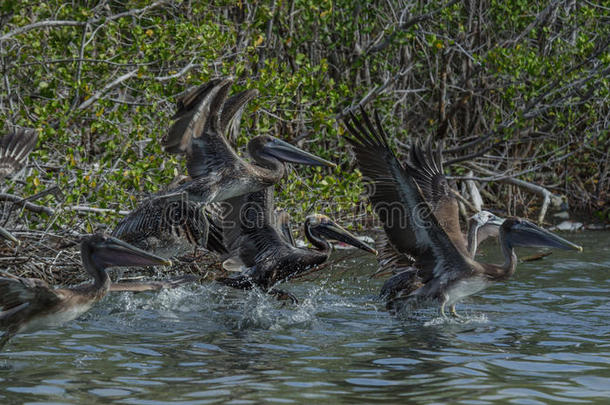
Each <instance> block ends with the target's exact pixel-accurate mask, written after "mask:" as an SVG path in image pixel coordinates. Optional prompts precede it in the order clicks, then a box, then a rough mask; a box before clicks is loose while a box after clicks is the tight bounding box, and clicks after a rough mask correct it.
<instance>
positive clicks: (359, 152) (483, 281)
mask: <svg viewBox="0 0 610 405" xmlns="http://www.w3.org/2000/svg"><path fill="white" fill-rule="evenodd" d="M361 115H362V120H359V119H357V118H356V117H355V116H354V115H353V114H350V116H349V118H348V119H346V120H345V125H346V127H347V129H348V131H349V133H350V134H351V136H348V137H347V139H348V141H349V142H350V143H351V144H352V146H353V149H354V152H355V154H356V161H357V164H358V167H359V168H360V170H361V171H362V174H363V175H364V177H365V178H367V179H368V180H369V181H370V182H371V183H372V187H371V189H372V193H371V194H370V195H369V199H370V200H371V203H372V205H373V209H374V210H375V212H376V214H377V215H378V216H379V218H380V220H381V221H382V223H383V224H384V229H385V231H386V234H387V235H388V238H389V239H390V240H391V242H392V244H393V245H394V246H395V247H396V249H397V250H398V251H399V252H401V253H405V254H408V255H410V256H411V257H413V258H414V259H415V263H414V268H415V269H416V271H415V272H414V275H413V277H414V281H413V283H412V285H419V288H417V289H415V290H414V291H413V292H411V293H410V294H408V295H407V296H406V297H405V299H408V300H420V299H433V300H438V301H439V302H440V311H441V314H442V315H443V316H444V315H445V307H446V306H449V308H450V309H451V312H452V314H454V315H457V313H456V312H455V304H456V303H457V302H458V301H459V300H461V299H462V298H464V297H466V296H469V295H472V294H474V293H476V292H478V291H480V290H482V289H483V288H485V287H487V286H489V285H490V284H492V283H493V282H496V281H502V280H506V279H508V278H509V277H510V276H511V275H512V274H513V273H514V271H515V268H516V265H517V261H516V259H517V258H516V255H515V252H514V248H515V247H518V246H544V247H556V248H561V249H574V250H579V251H580V250H582V248H581V247H580V246H577V245H575V244H573V243H571V242H569V241H567V240H565V239H563V238H561V237H559V236H557V235H554V234H552V233H551V232H548V231H546V230H544V229H542V228H539V227H538V226H536V225H534V224H532V223H530V222H528V221H525V220H522V219H519V218H508V219H506V220H505V221H504V223H503V224H502V226H501V227H500V231H499V239H500V245H501V247H502V251H503V253H504V257H505V262H504V264H502V265H497V264H488V263H480V262H477V261H475V260H473V259H471V258H470V257H469V255H468V252H467V251H466V250H465V249H464V248H463V247H461V246H456V244H455V242H454V241H453V239H452V237H451V236H450V235H449V234H448V233H447V232H446V231H445V230H444V229H443V226H442V225H441V223H440V221H439V220H437V217H436V216H435V215H434V212H433V211H432V208H431V207H430V205H429V204H428V203H427V202H426V201H425V199H424V197H423V195H422V191H420V187H419V186H418V185H417V183H416V180H415V179H416V178H417V173H415V172H414V170H413V168H412V167H410V166H409V165H406V166H404V167H403V166H402V165H401V164H400V162H399V161H398V159H397V158H396V156H395V155H394V153H393V152H392V149H391V148H390V146H389V144H388V140H387V136H386V134H385V132H384V130H383V128H382V126H381V120H380V119H379V116H378V115H377V114H375V124H373V122H371V120H370V119H369V117H368V115H367V114H366V112H365V111H364V109H363V110H362V113H361ZM454 238H455V236H454Z"/></svg>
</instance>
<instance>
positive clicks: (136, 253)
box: [81, 233, 172, 269]
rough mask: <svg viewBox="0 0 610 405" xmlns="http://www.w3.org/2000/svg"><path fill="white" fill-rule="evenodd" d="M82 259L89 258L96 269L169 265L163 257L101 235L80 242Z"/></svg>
mask: <svg viewBox="0 0 610 405" xmlns="http://www.w3.org/2000/svg"><path fill="white" fill-rule="evenodd" d="M81 253H82V256H83V258H85V257H89V258H90V259H91V263H94V264H95V266H96V267H97V268H98V269H105V268H108V267H111V266H153V265H157V264H158V265H163V264H164V265H171V264H172V262H171V261H169V260H168V259H165V258H163V257H160V256H157V255H153V254H152V253H148V252H147V251H145V250H142V249H139V248H137V247H135V246H132V245H130V244H129V243H126V242H123V241H122V240H120V239H117V238H115V237H112V236H109V235H105V234H102V233H98V234H94V235H91V236H89V237H88V238H85V239H84V240H83V241H82V242H81Z"/></svg>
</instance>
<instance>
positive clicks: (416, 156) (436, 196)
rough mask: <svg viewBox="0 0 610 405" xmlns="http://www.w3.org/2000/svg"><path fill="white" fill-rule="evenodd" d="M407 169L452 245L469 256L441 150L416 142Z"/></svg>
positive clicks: (456, 203) (413, 144)
mask: <svg viewBox="0 0 610 405" xmlns="http://www.w3.org/2000/svg"><path fill="white" fill-rule="evenodd" d="M407 167H408V168H409V173H410V174H411V175H412V176H413V178H414V179H415V182H416V183H417V185H418V186H419V188H420V190H421V192H422V194H423V196H424V198H425V200H426V202H428V204H429V205H430V208H431V209H432V212H433V213H434V216H435V217H436V219H437V221H438V222H439V224H440V225H441V226H442V227H443V229H444V230H445V232H446V233H447V235H448V236H449V238H450V239H451V241H452V242H453V244H454V245H455V246H456V247H457V248H458V249H461V250H462V252H463V253H465V254H467V253H468V252H467V248H466V240H465V239H464V235H463V234H462V231H461V229H460V218H459V207H458V202H457V200H456V198H455V196H454V195H453V193H452V191H451V187H450V186H449V183H448V182H447V178H446V177H445V175H444V173H443V160H442V149H441V147H440V146H439V147H438V148H437V149H436V150H433V149H432V141H431V140H430V139H428V141H427V142H426V144H425V145H423V146H422V145H420V143H419V142H413V143H412V144H411V150H410V153H409V159H408V160H407Z"/></svg>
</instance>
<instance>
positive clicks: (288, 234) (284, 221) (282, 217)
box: [274, 210, 297, 247]
mask: <svg viewBox="0 0 610 405" xmlns="http://www.w3.org/2000/svg"><path fill="white" fill-rule="evenodd" d="M274 217H275V227H276V229H278V230H279V231H280V235H282V237H283V238H284V239H285V240H286V242H288V243H289V244H290V245H291V246H295V247H296V245H297V244H296V242H295V241H294V236H292V230H291V224H290V214H288V213H287V212H286V211H283V210H280V211H277V210H276V211H275V215H274Z"/></svg>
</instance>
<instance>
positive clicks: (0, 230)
mask: <svg viewBox="0 0 610 405" xmlns="http://www.w3.org/2000/svg"><path fill="white" fill-rule="evenodd" d="M0 236H1V237H3V238H4V239H8V240H10V241H12V242H14V243H16V244H18V245H19V244H20V243H21V242H20V241H19V239H17V238H15V237H14V236H13V234H12V233H10V232H9V231H7V230H6V229H4V228H3V227H1V226H0Z"/></svg>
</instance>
